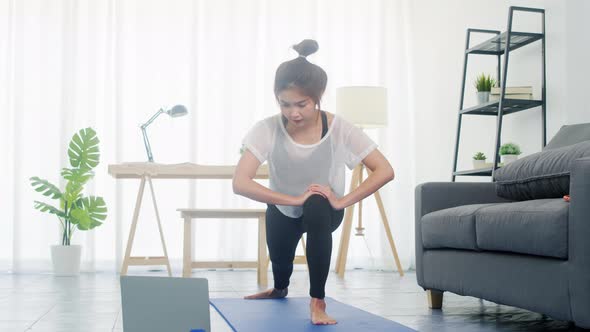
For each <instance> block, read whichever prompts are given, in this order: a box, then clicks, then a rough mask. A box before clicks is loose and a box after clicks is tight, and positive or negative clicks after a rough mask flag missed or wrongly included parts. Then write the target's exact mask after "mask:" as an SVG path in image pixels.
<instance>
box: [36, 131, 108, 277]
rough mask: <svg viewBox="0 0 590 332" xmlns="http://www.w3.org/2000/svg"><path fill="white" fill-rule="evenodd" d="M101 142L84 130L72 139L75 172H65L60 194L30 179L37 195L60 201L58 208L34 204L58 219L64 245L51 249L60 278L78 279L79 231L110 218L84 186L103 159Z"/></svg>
mask: <svg viewBox="0 0 590 332" xmlns="http://www.w3.org/2000/svg"><path fill="white" fill-rule="evenodd" d="M98 143H99V139H98V137H97V136H96V132H95V131H94V129H92V128H85V129H81V130H80V131H79V132H78V133H76V134H74V136H72V139H71V141H70V144H69V146H68V157H69V160H70V165H71V166H72V168H63V169H62V171H61V176H62V177H63V178H64V180H65V182H66V186H65V189H64V190H60V189H59V188H58V187H57V186H56V185H53V184H52V183H50V182H49V181H47V180H44V179H40V178H38V177H36V176H34V177H31V178H30V179H29V180H30V181H31V185H32V186H33V188H34V189H35V191H37V192H40V193H42V194H43V195H44V196H47V197H49V198H52V199H55V200H59V206H53V205H50V204H47V203H44V202H40V201H35V205H34V207H35V209H37V210H40V211H41V212H47V213H50V214H53V215H55V216H56V217H57V218H58V219H59V222H60V224H61V229H62V238H61V245H53V246H51V260H52V262H53V272H54V274H55V275H58V276H71V275H78V274H79V272H80V258H81V252H82V247H81V246H80V245H72V244H71V240H72V235H73V234H74V231H75V230H76V229H78V230H82V231H86V230H90V229H93V228H95V227H97V226H99V225H101V224H102V223H103V222H104V220H105V219H106V217H107V206H106V204H105V202H104V199H103V198H102V197H99V196H88V197H85V196H84V195H83V194H82V191H83V190H84V185H85V184H86V183H87V182H88V180H90V179H92V178H93V177H94V172H93V171H92V169H93V168H95V167H96V166H97V165H98V163H99V159H100V151H99V149H98Z"/></svg>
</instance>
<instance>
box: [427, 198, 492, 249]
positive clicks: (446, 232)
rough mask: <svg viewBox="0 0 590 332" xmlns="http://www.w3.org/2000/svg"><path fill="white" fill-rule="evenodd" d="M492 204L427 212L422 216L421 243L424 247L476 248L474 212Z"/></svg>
mask: <svg viewBox="0 0 590 332" xmlns="http://www.w3.org/2000/svg"><path fill="white" fill-rule="evenodd" d="M492 205H494V204H471V205H462V206H457V207H453V208H449V209H444V210H439V211H435V212H431V213H428V214H426V215H424V216H423V217H422V220H421V227H422V244H423V246H424V248H426V249H435V248H455V249H469V250H478V248H477V241H476V238H475V213H476V212H477V211H478V210H479V209H481V208H484V207H488V206H492Z"/></svg>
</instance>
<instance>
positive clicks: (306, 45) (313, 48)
mask: <svg viewBox="0 0 590 332" xmlns="http://www.w3.org/2000/svg"><path fill="white" fill-rule="evenodd" d="M293 49H294V50H295V51H297V53H299V56H302V57H307V56H308V55H310V54H313V53H315V52H317V50H318V49H319V45H318V42H316V41H315V40H313V39H304V40H302V41H301V43H299V44H296V45H293Z"/></svg>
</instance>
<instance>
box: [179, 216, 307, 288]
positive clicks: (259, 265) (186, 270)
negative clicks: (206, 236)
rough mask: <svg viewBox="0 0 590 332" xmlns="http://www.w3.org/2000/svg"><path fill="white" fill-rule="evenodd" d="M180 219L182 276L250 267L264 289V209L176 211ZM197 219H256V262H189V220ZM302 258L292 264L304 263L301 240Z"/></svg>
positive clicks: (190, 258) (267, 262) (266, 261)
mask: <svg viewBox="0 0 590 332" xmlns="http://www.w3.org/2000/svg"><path fill="white" fill-rule="evenodd" d="M177 211H180V216H181V217H182V218H183V219H184V232H183V233H184V236H183V238H184V244H183V253H182V261H183V264H182V277H183V278H188V277H190V276H191V271H192V269H193V268H210V267H212V268H252V267H255V268H256V269H257V274H258V284H259V285H261V286H266V285H267V284H268V277H267V271H268V265H269V264H270V257H269V256H268V255H267V254H266V210H264V209H177ZM198 218H218V219H227V218H234V219H235V218H252V219H258V260H257V261H254V262H252V261H251V262H248V261H240V262H228V261H208V262H203V261H201V262H197V261H193V259H192V240H193V239H192V220H193V219H198ZM301 245H302V247H303V255H297V256H295V259H294V261H293V264H306V265H307V257H306V255H305V240H303V236H302V237H301Z"/></svg>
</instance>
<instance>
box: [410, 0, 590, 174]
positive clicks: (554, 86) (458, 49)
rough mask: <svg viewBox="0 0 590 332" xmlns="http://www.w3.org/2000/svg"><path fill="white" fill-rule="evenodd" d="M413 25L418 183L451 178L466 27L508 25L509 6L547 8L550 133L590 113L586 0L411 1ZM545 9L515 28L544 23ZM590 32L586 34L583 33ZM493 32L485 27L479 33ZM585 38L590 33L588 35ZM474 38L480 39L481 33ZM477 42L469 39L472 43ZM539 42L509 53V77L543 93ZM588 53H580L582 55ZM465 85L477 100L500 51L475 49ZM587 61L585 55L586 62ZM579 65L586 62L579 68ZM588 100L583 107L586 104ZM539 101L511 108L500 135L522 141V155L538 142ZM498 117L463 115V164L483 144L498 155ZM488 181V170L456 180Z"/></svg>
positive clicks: (519, 17)
mask: <svg viewBox="0 0 590 332" xmlns="http://www.w3.org/2000/svg"><path fill="white" fill-rule="evenodd" d="M408 5H409V16H410V20H411V23H410V25H411V27H412V29H411V30H410V32H409V40H410V45H411V46H410V52H411V58H412V61H411V69H410V73H411V74H410V76H411V77H412V80H413V82H414V89H413V91H414V93H413V95H412V96H411V99H412V100H413V112H414V113H413V114H414V122H415V126H416V127H415V133H416V140H415V153H416V156H415V160H416V179H415V180H416V183H422V182H425V181H448V180H449V179H450V174H451V169H452V162H453V149H454V142H455V135H456V128H457V110H458V108H459V100H460V90H461V78H462V77H461V75H462V70H463V68H462V66H463V53H464V48H465V36H466V29H467V28H481V29H491V30H501V31H505V30H506V27H507V18H508V7H509V6H511V5H514V6H525V7H538V8H545V10H546V34H547V42H546V57H547V58H546V68H547V136H548V139H550V138H551V137H552V136H553V135H554V134H555V132H557V130H558V129H559V128H560V127H561V126H562V125H563V124H566V123H578V122H584V121H590V118H589V115H588V108H587V105H584V103H583V93H584V92H585V91H584V90H585V89H584V85H583V84H582V83H583V82H584V81H583V79H584V78H585V77H587V76H588V74H590V70H589V68H588V63H587V62H586V60H584V58H586V59H588V58H589V57H588V55H589V54H590V51H589V48H588V45H587V43H586V44H583V43H581V41H583V40H584V39H585V38H583V37H584V36H583V34H585V33H587V32H588V23H587V22H586V21H584V18H585V16H587V14H588V13H589V7H590V2H588V1H583V0H580V1H571V2H566V1H549V0H547V1H484V0H477V1H467V0H452V1H428V0H418V1H410V2H409V3H408ZM540 22H541V18H540V15H538V14H534V13H520V12H518V13H517V14H516V15H515V18H514V26H513V28H514V30H516V31H519V30H520V31H533V32H540V31H541V30H540V29H541V24H540ZM586 37H587V36H586ZM486 38H489V36H486V35H482V37H480V39H479V40H484V39H486ZM586 39H587V38H586ZM472 40H475V43H477V41H478V39H472ZM475 43H472V45H474V44H475ZM540 50H541V43H540V42H536V43H534V44H531V45H529V46H527V47H525V48H522V49H519V50H516V51H514V52H512V53H511V54H510V61H509V68H508V81H507V83H508V85H509V86H510V85H512V86H516V85H532V86H533V90H534V91H533V92H534V96H535V97H540V94H541V85H540V84H541V57H540ZM583 54H585V55H586V56H585V57H583V56H582V55H583ZM469 61H470V63H469V66H468V71H467V82H466V92H465V103H466V105H473V104H474V103H475V88H474V87H473V79H474V77H475V76H476V75H477V74H478V73H480V72H487V73H490V74H495V72H496V57H494V56H484V55H476V56H470V59H469ZM584 62H586V63H584ZM580 69H582V70H580ZM584 107H586V109H584ZM540 113H541V112H540V108H536V109H534V110H528V111H525V112H521V113H517V114H513V115H509V116H506V117H505V118H504V121H503V135H502V140H501V141H502V142H507V141H514V142H516V143H518V144H519V145H520V146H521V148H522V150H523V153H524V154H525V155H527V154H531V153H534V152H537V151H539V150H540V148H541V132H540V128H541V116H540ZM495 128H496V118H495V117H482V116H464V117H463V127H462V132H461V145H460V151H459V162H458V168H459V169H470V168H471V167H470V164H471V156H472V155H473V154H474V153H475V152H476V151H483V152H484V153H485V154H486V155H487V156H488V158H491V157H492V156H493V148H494V140H495ZM470 180H471V181H474V180H475V181H489V178H466V177H463V178H460V179H459V181H470Z"/></svg>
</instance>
